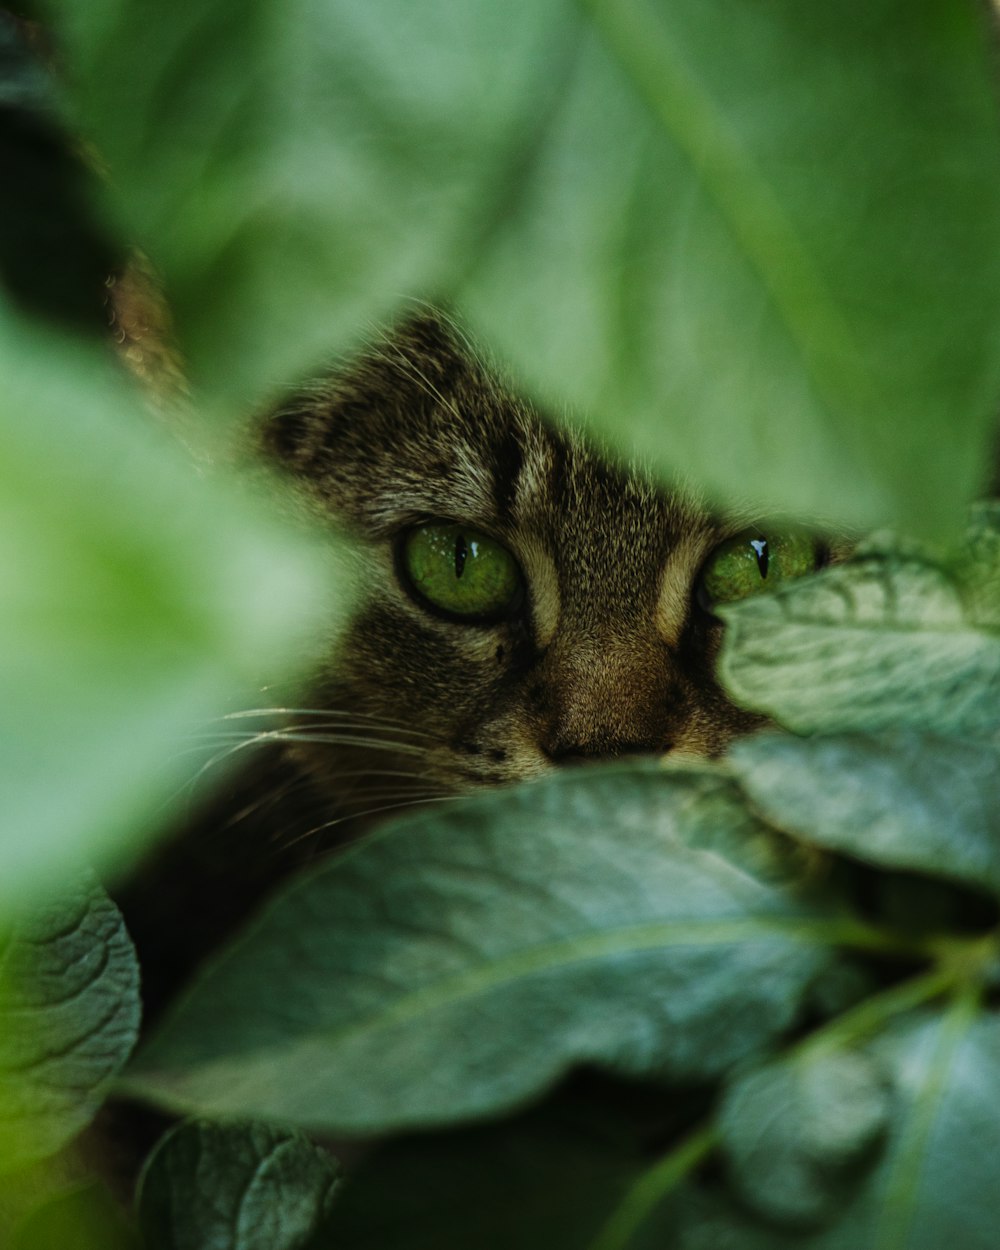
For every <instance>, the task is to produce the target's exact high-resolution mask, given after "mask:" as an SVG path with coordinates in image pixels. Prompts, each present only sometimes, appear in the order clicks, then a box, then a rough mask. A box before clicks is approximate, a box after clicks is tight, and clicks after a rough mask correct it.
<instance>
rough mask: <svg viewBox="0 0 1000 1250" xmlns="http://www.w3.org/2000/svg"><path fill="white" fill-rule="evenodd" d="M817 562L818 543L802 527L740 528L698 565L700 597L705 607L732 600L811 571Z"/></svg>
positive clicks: (772, 587) (753, 593)
mask: <svg viewBox="0 0 1000 1250" xmlns="http://www.w3.org/2000/svg"><path fill="white" fill-rule="evenodd" d="M819 564H820V545H819V543H818V542H817V541H816V539H815V538H813V537H812V535H810V534H806V533H804V532H803V531H802V530H785V531H781V530H774V531H771V532H769V533H767V534H764V533H762V532H761V531H760V530H758V529H748V530H744V531H743V532H742V533H741V534H737V535H736V536H735V537H734V538H729V539H727V540H726V541H725V542H724V543H721V544H720V545H719V546H718V547H716V549H715V550H714V551H713V552H712V554H711V555H710V556H709V558H708V561H707V563H706V564H705V567H704V568H703V569H702V572H701V578H700V583H699V594H700V597H701V598H702V599H703V600H704V601H706V602H705V606H706V607H715V606H716V605H717V604H720V603H734V602H735V601H736V600H737V599H747V598H749V596H750V595H758V594H760V593H761V592H762V591H765V590H774V588H775V587H776V586H780V585H781V584H782V582H787V581H791V580H792V579H793V578H795V577H803V576H804V575H805V574H806V573H812V572H813V570H814V569H816V568H818V567H819Z"/></svg>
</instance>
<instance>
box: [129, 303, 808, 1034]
mask: <svg viewBox="0 0 1000 1250" xmlns="http://www.w3.org/2000/svg"><path fill="white" fill-rule="evenodd" d="M262 443H263V446H264V448H265V450H266V453H267V455H268V456H269V457H270V458H271V459H273V460H275V461H277V462H278V463H279V464H280V465H281V466H283V467H284V469H286V470H287V471H288V472H289V473H290V474H291V477H292V481H293V483H295V484H296V486H297V488H300V489H301V490H302V491H304V492H305V494H306V496H307V497H308V499H309V500H310V502H311V505H312V506H313V507H314V508H315V509H318V510H319V511H320V512H321V513H322V514H323V515H324V516H327V517H328V518H329V519H330V521H331V522H335V523H336V524H337V525H338V526H346V527H347V529H348V530H349V531H350V532H351V533H352V534H353V535H354V536H355V538H356V539H357V541H358V543H359V547H360V552H361V556H360V562H359V571H360V577H359V582H360V586H361V600H360V603H359V605H358V608H357V612H356V615H355V617H354V620H353V623H352V624H351V626H350V628H349V629H348V631H347V634H346V636H345V637H344V638H342V639H341V640H340V641H339V643H338V644H337V646H336V649H335V651H334V652H333V654H332V655H331V656H330V658H329V661H328V664H327V665H326V667H325V668H324V669H323V671H322V672H320V673H319V674H318V677H317V680H316V682H315V685H314V688H313V690H312V692H311V695H310V697H309V699H308V700H307V702H308V703H309V704H310V705H311V709H310V710H308V711H302V712H298V713H294V712H293V713H288V714H287V715H285V716H284V717H283V718H282V720H281V722H280V728H279V727H278V726H279V722H278V721H274V722H272V728H271V730H270V731H269V732H268V733H267V734H266V735H264V737H265V740H266V741H267V742H268V743H269V744H270V745H269V750H268V752H267V755H266V763H265V761H264V760H262V759H261V758H260V757H256V758H255V759H254V760H252V762H251V765H250V767H249V768H248V770H247V772H246V773H245V774H244V776H243V777H242V778H241V779H240V780H239V782H238V783H237V784H231V785H230V787H229V789H228V790H227V792H226V793H224V794H223V796H222V797H221V799H220V800H219V802H218V803H217V804H216V805H215V806H214V807H213V808H212V810H211V811H210V812H208V813H207V814H206V815H205V816H204V817H203V819H202V820H201V822H200V824H198V825H197V826H196V828H195V829H194V830H193V831H191V832H189V833H188V835H187V836H185V837H184V838H182V839H180V840H179V841H178V842H176V843H174V844H173V845H171V846H168V847H167V848H166V849H164V850H162V851H161V852H160V853H159V855H158V856H157V857H156V858H155V859H154V861H153V862H151V863H150V864H148V865H147V866H146V867H145V869H144V871H143V872H142V873H140V874H138V876H137V877H136V878H135V879H134V880H133V881H132V883H131V884H130V886H129V887H128V888H127V889H126V890H125V891H124V892H123V896H122V903H123V907H124V910H125V914H126V920H127V922H128V924H129V927H130V929H131V931H132V932H133V934H134V936H135V937H136V939H137V943H138V945H139V949H140V953H141V956H142V959H143V967H144V977H145V984H146V998H147V1000H148V1001H149V1002H150V1005H151V1006H152V1007H153V1009H154V1010H155V1009H156V1007H157V1005H158V1003H159V1000H160V997H161V996H162V995H163V994H165V993H167V992H168V991H169V990H170V989H172V988H173V987H174V985H175V983H176V981H177V980H178V979H179V978H180V977H182V976H183V975H184V974H185V973H186V972H187V971H188V970H189V967H190V964H191V962H192V961H193V960H194V959H195V958H196V956H197V955H198V954H200V953H201V952H202V951H203V950H204V948H205V946H206V945H212V944H214V943H215V942H216V941H218V940H220V939H221V937H222V936H223V935H224V934H225V933H226V931H227V930H228V929H230V928H231V927H232V925H233V924H234V923H236V922H237V921H238V920H239V919H241V918H242V917H243V916H244V915H245V914H246V912H247V910H248V909H249V908H250V907H252V906H253V904H254V902H255V901H257V900H258V899H259V897H260V896H261V895H262V894H263V893H264V892H265V891H266V890H267V889H268V888H269V887H270V886H271V885H272V884H273V882H274V879H275V877H276V876H277V875H279V874H280V873H282V872H284V871H285V870H286V869H287V868H288V867H289V866H292V865H294V864H295V863H298V862H301V860H302V859H303V858H308V857H311V856H313V855H315V854H317V853H318V852H319V851H321V850H323V849H325V848H327V847H329V846H330V845H332V844H336V843H337V842H339V841H342V840H343V838H344V837H345V836H354V835H355V834H356V833H357V832H358V831H359V830H362V829H363V828H365V827H366V826H367V825H368V824H369V823H370V819H371V815H372V814H380V813H381V812H383V811H389V810H392V809H395V808H399V807H404V806H406V805H408V804H412V803H415V802H423V801H429V800H435V799H441V798H443V797H445V796H449V795H454V794H456V793H461V792H462V791H466V790H469V789H470V788H473V787H476V786H482V785H493V784H496V783H502V782H509V781H515V780H518V779H521V778H527V777H532V776H535V775H538V774H540V773H543V772H545V771H546V770H548V769H550V768H553V767H557V766H559V765H562V764H567V763H575V762H579V761H585V760H590V759H594V758H597V757H612V756H621V755H625V754H631V753H644V754H658V753H664V752H697V753H702V754H717V753H719V752H720V751H722V750H723V748H724V747H725V746H726V744H727V742H729V741H730V739H731V738H732V737H733V736H734V735H736V734H739V733H743V732H745V731H747V730H749V729H751V728H753V727H754V726H755V725H756V724H757V723H759V721H758V718H755V717H754V716H752V715H751V714H748V713H746V712H744V711H741V710H739V709H738V708H736V707H734V706H733V705H732V704H731V703H730V702H729V700H728V699H727V698H726V696H725V694H724V693H723V691H722V690H721V688H720V686H719V684H718V682H717V680H716V677H715V673H714V661H715V658H716V654H717V652H718V649H719V644H720V639H721V634H722V629H723V626H722V623H721V621H720V620H719V619H718V618H717V617H716V616H715V615H713V613H712V611H711V610H710V608H711V604H710V603H709V601H708V599H707V598H706V594H705V585H704V581H703V577H702V571H703V569H704V566H705V563H706V560H708V559H709V557H710V554H711V553H712V552H713V551H715V550H717V549H718V548H719V546H720V544H723V543H724V542H726V540H728V539H731V538H732V537H733V535H734V534H736V533H738V532H740V531H744V530H745V527H746V525H747V520H748V518H747V517H745V516H743V517H733V518H725V517H721V516H719V515H718V514H715V513H713V512H711V511H710V510H708V509H707V508H706V507H705V506H703V505H702V504H700V503H699V502H698V501H697V500H696V499H694V498H692V497H690V496H688V495H685V494H682V493H681V492H670V491H666V490H664V489H663V488H662V487H661V486H659V485H658V484H656V483H655V482H654V481H653V480H652V479H651V478H650V477H649V476H647V475H646V474H645V473H643V472H642V471H640V470H638V469H636V468H633V467H628V466H625V465H623V464H620V463H616V462H615V461H614V460H612V459H610V458H609V457H607V456H604V455H602V454H600V453H599V452H598V451H597V450H596V449H595V448H594V447H593V446H592V445H590V444H589V443H588V442H587V441H586V440H585V439H584V438H583V437H582V436H579V435H577V434H574V433H571V432H568V431H566V430H562V429H556V428H554V427H553V426H551V425H549V424H547V423H546V422H545V421H544V420H543V419H542V418H541V417H540V416H539V415H538V414H537V413H536V412H535V411H534V410H533V409H532V408H531V406H530V405H528V404H527V403H525V402H524V401H523V400H521V399H519V398H518V397H517V396H516V395H515V394H513V393H512V392H511V391H509V390H508V389H507V388H506V386H505V385H504V384H503V383H502V382H501V381H500V380H499V379H498V377H497V376H496V374H495V373H494V372H493V371H491V370H490V369H489V368H488V367H487V366H486V365H484V364H483V362H482V361H481V360H480V358H479V357H478V355H477V354H476V352H475V351H474V350H472V349H470V347H469V346H468V344H467V343H466V342H465V341H464V340H463V338H462V337H461V335H460V334H459V332H458V331H456V330H455V329H454V328H453V327H452V326H451V325H450V323H449V322H448V321H446V320H445V319H444V318H442V317H441V316H439V315H436V314H424V315H419V316H415V317H412V318H411V319H409V320H408V321H406V322H404V323H403V324H402V325H401V326H400V327H399V328H397V329H396V330H395V331H394V332H392V333H389V334H387V335H386V336H385V337H384V339H383V340H382V341H381V342H379V343H378V344H377V345H376V346H373V347H371V348H370V349H369V350H368V351H367V352H366V353H365V354H363V355H362V356H361V357H360V359H359V360H357V361H356V362H355V363H354V364H353V365H352V366H351V367H349V368H347V369H345V370H344V371H342V372H339V373H337V374H336V375H335V376H333V377H331V378H329V379H327V380H324V381H322V382H320V383H318V384H315V385H313V386H312V387H310V388H308V389H306V390H304V391H303V392H301V393H300V394H299V395H297V396H296V397H295V398H294V399H293V400H292V401H291V402H289V403H288V404H287V405H286V406H285V407H283V408H282V409H281V410H280V411H279V412H278V413H277V414H275V415H273V416H272V417H270V418H269V419H268V420H267V422H266V423H265V424H264V426H263V429H262ZM752 532H755V531H747V533H752ZM765 549H766V543H765V542H763V541H757V542H756V556H757V559H758V561H759V568H760V576H761V577H766V576H767V572H768V566H767V563H766V560H767V557H766V555H762V554H761V553H762V552H763V551H764V550H765ZM751 554H753V553H751ZM813 557H815V562H818V561H819V560H821V558H822V553H821V551H820V549H819V548H818V547H815V546H814V547H812V548H810V559H811V560H812V559H813ZM751 572H752V575H753V576H757V574H756V572H754V571H753V570H751ZM235 724H237V725H238V724H239V722H235ZM276 738H277V739H278V741H275V739H276ZM167 882H169V883H170V886H169V888H167V886H166V885H165V883H167ZM179 916H181V917H184V919H183V922H182V923H180V924H179V923H178V917H179ZM167 935H169V937H167ZM165 937H166V940H165Z"/></svg>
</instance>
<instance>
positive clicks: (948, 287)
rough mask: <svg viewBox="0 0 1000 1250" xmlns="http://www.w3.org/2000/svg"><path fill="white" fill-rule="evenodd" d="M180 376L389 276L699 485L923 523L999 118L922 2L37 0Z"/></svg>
mask: <svg viewBox="0 0 1000 1250" xmlns="http://www.w3.org/2000/svg"><path fill="white" fill-rule="evenodd" d="M47 7H48V10H49V12H50V13H51V15H52V19H53V22H54V24H55V26H56V29H57V30H58V32H59V34H60V36H61V39H62V43H63V46H64V50H65V53H66V55H67V58H68V61H69V63H70V65H71V67H72V73H71V75H70V78H71V81H72V82H73V83H74V85H75V86H76V88H77V90H78V101H79V105H80V107H79V111H78V117H77V121H81V122H82V123H83V124H84V125H85V126H86V127H87V128H88V129H89V131H90V133H91V135H92V137H93V138H94V140H95V141H96V143H97V144H98V146H99V147H100V149H101V151H102V154H103V156H104V158H105V159H106V160H107V161H108V163H109V165H110V168H111V170H112V173H113V177H114V188H115V194H116V196H117V203H116V208H117V211H118V212H119V213H120V214H121V216H123V217H124V219H125V220H126V221H127V222H128V229H129V232H130V234H131V235H133V236H134V237H135V238H136V239H137V240H138V241H139V242H140V243H141V244H142V245H143V246H144V247H145V248H147V250H148V251H149V252H150V254H151V255H152V257H153V258H154V260H155V261H156V262H157V263H158V264H159V265H160V266H161V268H162V270H163V272H164V274H165V276H166V279H167V286H168V290H169V292H170V294H171V297H172V301H173V303H174V305H175V311H176V313H177V317H178V328H179V331H180V333H181V337H182V339H183V340H184V342H185V343H186V345H187V348H188V351H189V355H190V359H191V362H192V366H193V369H194V373H195V375H196V377H198V378H199V379H200V380H201V381H202V382H204V383H205V384H206V386H207V387H208V389H209V390H210V391H212V392H213V393H215V394H216V395H222V396H224V397H225V399H226V401H227V402H228V403H230V404H232V403H233V401H237V402H238V403H240V404H243V405H245V404H246V403H248V402H249V403H257V402H259V401H260V399H261V397H262V396H263V395H265V394H270V393H273V392H274V391H275V390H277V389H280V388H281V387H282V386H283V385H287V384H288V383H289V382H291V381H293V380H295V381H297V380H299V377H300V375H301V374H302V373H303V372H304V371H308V370H310V369H316V368H318V367H320V365H321V364H322V363H323V362H324V361H326V360H328V359H329V358H330V357H331V355H335V354H337V353H339V352H340V351H342V350H343V349H344V348H345V347H346V346H348V345H350V344H352V343H354V342H356V340H357V336H358V335H359V333H361V332H362V331H363V328H364V327H366V326H367V325H368V324H369V323H370V322H371V320H372V319H382V318H384V317H386V316H387V315H389V314H390V313H391V312H393V311H394V310H396V309H398V307H399V303H400V301H401V299H404V298H405V297H407V296H409V297H417V298H423V299H427V298H435V299H437V298H444V299H450V300H452V301H455V302H456V303H457V305H458V306H459V307H460V308H463V309H464V310H465V312H466V313H467V314H468V315H470V316H471V318H472V320H473V321H474V323H475V324H476V325H478V326H479V327H481V328H482V329H483V330H484V332H485V337H486V340H487V342H488V343H489V344H490V345H492V346H495V347H500V348H501V349H502V350H504V351H505V352H506V353H507V354H509V356H510V358H511V359H512V361H513V362H514V364H515V365H516V366H517V372H518V376H519V378H520V379H521V380H523V381H525V382H528V383H530V384H532V385H533V386H534V388H535V389H536V390H537V391H539V392H540V393H542V394H543V395H544V396H546V397H550V398H551V399H552V400H553V401H554V403H555V405H556V407H557V410H562V408H563V406H564V405H565V402H566V401H567V400H569V401H570V402H571V403H572V404H574V405H575V406H577V407H578V408H579V409H580V410H581V411H582V412H584V413H585V414H587V415H589V417H590V418H591V419H592V420H593V422H594V423H595V424H596V425H597V426H598V427H600V429H601V430H602V431H604V432H606V433H607V435H608V437H609V438H610V439H612V440H613V441H614V442H617V443H618V444H619V445H622V446H626V447H629V448H633V447H638V448H639V449H640V450H641V451H642V452H643V453H644V454H646V455H648V456H649V457H650V458H651V459H652V460H653V461H654V462H656V463H657V464H659V465H660V467H661V468H663V469H664V470H667V471H669V472H672V473H677V472H679V473H682V474H688V475H691V476H692V477H693V478H694V479H695V480H696V481H698V482H700V483H701V484H703V485H704V486H706V487H708V488H710V489H711V491H712V493H713V494H715V495H716V496H717V497H719V498H720V499H723V500H727V501H731V500H732V499H734V498H737V499H742V498H744V497H745V496H746V495H747V494H748V493H749V494H750V495H752V496H753V502H755V503H756V504H757V505H758V506H759V507H766V508H770V509H775V508H779V509H790V510H793V511H795V512H798V513H800V514H802V515H807V516H812V515H816V514H819V515H821V516H825V517H830V518H833V519H835V520H839V521H843V522H850V523H854V524H858V525H871V524H873V523H880V522H886V521H893V522H899V523H901V524H902V525H903V527H904V528H905V527H911V528H915V529H925V530H935V529H941V528H949V527H953V526H954V525H955V524H956V523H957V519H958V515H959V509H960V507H961V505H962V504H963V503H965V502H967V501H968V500H969V499H970V498H971V497H972V496H973V494H974V493H976V491H977V490H978V489H980V488H981V487H982V485H983V483H984V481H985V478H986V462H987V458H988V455H989V446H990V442H991V431H992V428H993V423H994V414H995V412H996V407H997V400H998V397H1000V348H998V346H997V340H996V335H995V333H994V327H995V325H996V324H997V322H998V320H1000V159H998V156H1000V125H998V109H997V101H996V98H995V94H994V91H993V81H992V79H993V64H992V58H991V52H990V32H989V19H988V14H987V12H986V6H985V5H977V4H974V3H970V2H965V3H961V4H958V5H956V4H955V3H954V2H953V0H924V2H923V3H920V4H912V3H909V2H908V0H844V3H841V4H839V5H838V6H836V8H831V7H829V6H824V5H814V4H812V5H803V4H801V3H799V2H798V0H780V2H779V3H771V4H768V5H764V6H762V5H746V4H743V3H741V2H740V0H720V2H717V3H713V4H705V3H703V0H674V2H673V3H670V4H664V3H658V2H657V0H587V2H586V3H579V4H573V3H570V2H569V0H543V2H541V3H538V2H536V0H516V3H514V4H513V6H512V5H511V4H507V5H505V6H504V7H503V8H502V9H499V8H497V6H496V5H494V4H492V3H491V2H490V0H369V2H368V3H366V4H364V5H359V4H357V3H354V0H327V2H326V3H323V4H316V3H312V2H311V0H294V2H293V3H289V2H288V0H253V3H252V4H251V5H250V7H249V9H248V8H247V5H246V4H237V3H236V2H235V0H216V2H215V3H212V4H211V5H203V6H200V7H195V8H192V7H190V6H183V5H176V4H167V3H165V2H164V0H157V2H156V3H148V2H142V3H140V2H139V0H90V3H88V4H87V5H85V6H84V5H79V4H77V3H75V2H73V0H48V5H47Z"/></svg>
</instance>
